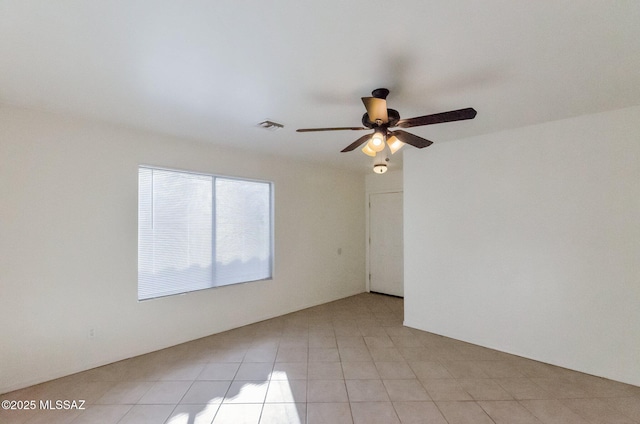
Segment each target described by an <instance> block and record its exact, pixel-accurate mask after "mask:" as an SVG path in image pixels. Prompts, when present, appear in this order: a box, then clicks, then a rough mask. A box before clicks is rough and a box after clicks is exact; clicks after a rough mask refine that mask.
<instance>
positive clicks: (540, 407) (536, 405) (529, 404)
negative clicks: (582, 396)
mask: <svg viewBox="0 0 640 424" xmlns="http://www.w3.org/2000/svg"><path fill="white" fill-rule="evenodd" d="M519 403H520V404H521V405H522V406H524V407H525V408H527V410H529V412H531V413H532V414H533V415H534V416H535V417H536V418H538V419H539V420H540V421H542V422H543V423H544V424H588V423H587V421H586V420H585V419H583V418H582V417H580V416H579V415H578V414H576V413H575V412H573V411H572V410H571V409H569V408H568V407H566V406H565V405H563V404H562V403H561V402H560V401H559V400H556V399H544V400H521V401H519Z"/></svg>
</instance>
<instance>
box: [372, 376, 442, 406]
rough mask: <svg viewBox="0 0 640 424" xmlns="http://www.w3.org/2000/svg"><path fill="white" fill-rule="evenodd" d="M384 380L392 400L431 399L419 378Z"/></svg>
mask: <svg viewBox="0 0 640 424" xmlns="http://www.w3.org/2000/svg"><path fill="white" fill-rule="evenodd" d="M382 382H383V384H384V386H385V388H386V389H387V393H388V394H389V398H390V399H391V400H392V401H425V400H431V398H430V397H429V395H428V394H427V391H426V390H425V389H424V387H423V386H422V384H420V382H419V381H418V380H415V379H414V380H383V381H382Z"/></svg>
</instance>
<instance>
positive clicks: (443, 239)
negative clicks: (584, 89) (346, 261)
mask: <svg viewBox="0 0 640 424" xmlns="http://www.w3.org/2000/svg"><path fill="white" fill-rule="evenodd" d="M404 155H405V156H404V195H405V197H404V198H405V205H404V207H405V293H406V298H405V308H406V310H405V314H406V315H405V316H406V324H407V325H409V326H411V327H415V328H419V329H422V330H427V331H432V332H434V333H437V334H442V335H445V336H449V337H453V338H456V339H461V340H465V341H469V342H472V343H476V344H479V345H483V346H487V347H491V348H496V349H499V350H502V351H505V352H510V353H514V354H517V355H521V356H524V357H528V358H533V359H536V360H540V361H544V362H547V363H551V364H556V365H560V366H563V367H567V368H570V369H574V370H579V371H582V372H586V373H590V374H594V375H598V376H603V377H607V378H611V379H614V380H619V381H623V382H627V383H631V384H635V385H640V259H639V258H640V107H633V108H628V109H623V110H617V111H612V112H607V113H601V114H595V115H589V116H581V117H578V118H574V119H567V120H562V121H556V122H550V123H546V124H542V125H536V126H531V127H526V128H520V129H515V130H511V131H505V132H501V133H496V134H489V135H484V136H479V137H473V138H469V139H464V140H458V141H453V142H445V143H436V144H434V145H433V146H431V147H429V148H428V149H424V150H423V151H418V150H411V151H409V150H407V151H406V152H405V153H404Z"/></svg>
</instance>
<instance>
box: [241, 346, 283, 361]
mask: <svg viewBox="0 0 640 424" xmlns="http://www.w3.org/2000/svg"><path fill="white" fill-rule="evenodd" d="M277 353H278V348H277V347H269V348H251V349H249V350H247V353H246V354H245V355H244V357H243V362H274V361H275V360H276V354H277Z"/></svg>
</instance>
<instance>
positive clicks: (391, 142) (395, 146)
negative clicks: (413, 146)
mask: <svg viewBox="0 0 640 424" xmlns="http://www.w3.org/2000/svg"><path fill="white" fill-rule="evenodd" d="M387 146H389V150H391V154H394V153H395V152H397V151H398V150H400V149H401V148H402V146H404V143H403V142H402V141H400V140H399V139H398V137H396V136H395V135H392V136H391V137H389V138H388V139H387Z"/></svg>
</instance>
